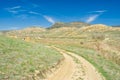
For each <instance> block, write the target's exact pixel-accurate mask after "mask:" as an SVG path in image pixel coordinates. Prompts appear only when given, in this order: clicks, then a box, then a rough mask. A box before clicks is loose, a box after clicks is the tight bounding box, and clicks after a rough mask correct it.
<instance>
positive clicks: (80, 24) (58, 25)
mask: <svg viewBox="0 0 120 80" xmlns="http://www.w3.org/2000/svg"><path fill="white" fill-rule="evenodd" d="M84 26H90V24H88V23H84V22H69V23H63V22H56V23H55V24H53V25H52V26H51V27H50V28H49V29H53V28H61V27H76V28H81V27H84Z"/></svg>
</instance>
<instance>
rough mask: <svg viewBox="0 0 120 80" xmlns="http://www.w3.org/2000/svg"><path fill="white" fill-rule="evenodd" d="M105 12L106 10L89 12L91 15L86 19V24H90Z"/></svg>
mask: <svg viewBox="0 0 120 80" xmlns="http://www.w3.org/2000/svg"><path fill="white" fill-rule="evenodd" d="M106 11H107V10H98V11H91V12H89V13H92V15H91V16H89V17H88V18H87V19H86V23H91V22H93V21H95V20H96V19H97V18H98V17H99V16H100V15H102V14H103V13H104V12H106Z"/></svg>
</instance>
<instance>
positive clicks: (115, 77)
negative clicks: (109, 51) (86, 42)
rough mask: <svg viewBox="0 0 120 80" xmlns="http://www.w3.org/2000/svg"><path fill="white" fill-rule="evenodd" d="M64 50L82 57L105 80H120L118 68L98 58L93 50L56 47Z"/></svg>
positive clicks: (70, 46) (68, 46) (63, 46)
mask: <svg viewBox="0 0 120 80" xmlns="http://www.w3.org/2000/svg"><path fill="white" fill-rule="evenodd" d="M56 46H57V47H59V48H62V49H64V50H67V51H70V52H73V53H76V54H77V55H80V56H82V57H83V58H85V59H86V60H88V61H89V62H90V63H91V64H93V65H94V66H95V67H96V69H97V70H98V71H99V72H100V73H101V74H102V75H103V76H104V77H105V78H106V80H119V79H120V68H119V67H120V66H119V65H117V64H115V63H113V62H112V61H110V60H107V59H105V58H104V57H102V56H100V55H99V53H98V52H97V51H95V50H93V49H89V48H83V47H80V46H79V47H78V46H72V45H67V46H65V45H56Z"/></svg>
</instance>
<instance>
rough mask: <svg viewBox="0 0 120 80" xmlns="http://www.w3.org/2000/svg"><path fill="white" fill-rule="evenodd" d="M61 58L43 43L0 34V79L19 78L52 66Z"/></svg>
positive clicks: (15, 79) (17, 79) (18, 79)
mask: <svg viewBox="0 0 120 80" xmlns="http://www.w3.org/2000/svg"><path fill="white" fill-rule="evenodd" d="M61 58H62V55H61V54H59V52H57V51H55V50H53V49H51V48H49V47H46V46H45V45H43V44H35V43H28V42H24V41H21V40H17V39H11V38H6V37H3V36H0V80H3V79H7V80H8V79H9V80H21V79H22V78H23V77H26V76H28V75H33V74H34V72H35V70H38V71H42V70H45V69H47V68H50V67H51V66H53V64H55V63H57V61H58V60H60V59H61Z"/></svg>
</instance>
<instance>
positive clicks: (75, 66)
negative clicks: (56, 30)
mask: <svg viewBox="0 0 120 80" xmlns="http://www.w3.org/2000/svg"><path fill="white" fill-rule="evenodd" d="M53 48H54V49H56V50H58V51H59V52H60V53H62V54H63V56H64V57H65V60H64V62H63V64H62V65H61V66H60V68H59V69H58V70H57V71H56V72H55V73H53V74H52V76H50V77H49V78H48V80H104V78H103V77H102V76H101V75H100V74H99V73H98V72H97V70H96V69H95V67H94V66H93V65H92V64H90V63H89V62H88V61H86V60H85V59H84V58H82V57H80V56H78V55H76V54H74V53H71V52H67V51H65V50H62V49H59V48H56V47H53ZM68 54H69V55H68ZM70 55H71V56H72V57H71V56H70ZM76 60H77V62H76Z"/></svg>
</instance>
